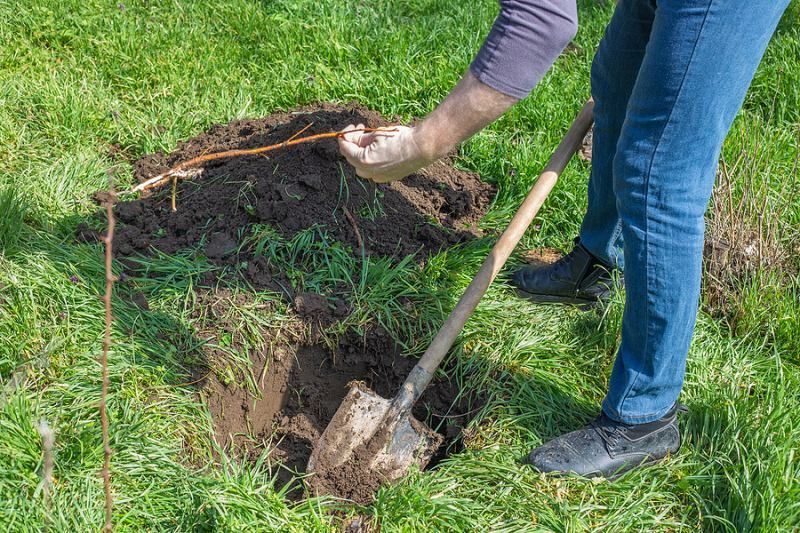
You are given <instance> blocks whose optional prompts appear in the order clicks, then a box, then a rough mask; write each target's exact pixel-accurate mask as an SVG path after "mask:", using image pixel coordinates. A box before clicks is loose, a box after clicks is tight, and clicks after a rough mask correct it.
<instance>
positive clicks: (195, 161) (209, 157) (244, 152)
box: [129, 126, 396, 193]
mask: <svg viewBox="0 0 800 533" xmlns="http://www.w3.org/2000/svg"><path fill="white" fill-rule="evenodd" d="M307 127H308V126H306V128H307ZM303 131H305V129H303V130H300V132H298V133H296V134H295V135H294V136H292V137H291V138H289V139H288V140H286V141H283V142H279V143H276V144H271V145H269V146H261V147H259V148H244V149H238V150H226V151H224V152H214V153H211V154H204V155H199V156H197V157H193V158H192V159H189V160H187V161H184V162H183V163H178V164H177V165H175V166H174V167H172V168H170V169H169V170H167V171H166V172H162V173H161V174H159V175H158V176H154V177H152V178H150V179H148V180H146V181H143V182H142V183H140V184H139V185H137V186H136V187H134V188H133V189H131V190H130V191H129V192H131V193H134V192H141V191H146V190H148V189H153V188H155V187H159V186H161V185H163V184H164V183H165V182H167V181H168V180H169V179H170V178H171V177H174V178H175V179H176V180H177V179H179V178H185V177H189V176H193V175H195V173H194V172H186V171H187V169H189V168H190V167H194V166H197V165H199V164H201V163H207V162H208V161H215V160H217V159H227V158H229V157H242V156H248V155H258V154H263V153H265V152H270V151H272V150H277V149H279V148H286V147H287V146H294V145H296V144H302V143H308V142H314V141H319V140H321V139H334V138H338V137H342V136H344V135H345V134H347V133H353V132H357V131H362V132H365V133H370V132H375V131H382V132H386V133H391V132H393V131H396V130H394V129H387V128H360V129H354V130H348V131H329V132H327V133H318V134H316V135H309V136H308V137H300V138H299V139H297V138H296V137H297V135H298V134H299V133H302V132H303Z"/></svg>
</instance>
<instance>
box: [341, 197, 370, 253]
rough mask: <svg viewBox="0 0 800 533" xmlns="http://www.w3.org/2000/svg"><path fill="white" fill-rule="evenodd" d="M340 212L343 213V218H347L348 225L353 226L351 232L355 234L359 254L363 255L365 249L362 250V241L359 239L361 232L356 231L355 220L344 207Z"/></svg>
mask: <svg viewBox="0 0 800 533" xmlns="http://www.w3.org/2000/svg"><path fill="white" fill-rule="evenodd" d="M342 211H343V212H344V216H345V217H347V220H348V222H350V225H351V226H353V231H354V232H355V234H356V242H357V243H358V247H359V248H360V249H361V253H362V254H363V253H365V252H366V249H365V248H364V240H363V239H362V238H361V232H360V231H358V224H356V219H355V218H353V215H351V214H350V210H349V209H347V207H346V206H344V207H342Z"/></svg>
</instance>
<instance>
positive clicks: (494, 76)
mask: <svg viewBox="0 0 800 533" xmlns="http://www.w3.org/2000/svg"><path fill="white" fill-rule="evenodd" d="M577 30H578V12H577V7H576V5H575V0H500V14H499V15H498V16H497V19H496V20H495V22H494V25H493V26H492V30H491V31H490V32H489V35H488V37H486V41H485V42H484V43H483V46H482V47H481V49H480V51H479V52H478V55H477V56H476V57H475V59H474V60H473V61H472V64H471V65H470V70H471V71H472V73H473V74H474V75H475V76H476V77H477V78H478V79H479V80H480V81H481V82H482V83H484V84H486V85H488V86H489V87H491V88H493V89H495V90H497V91H500V92H501V93H504V94H507V95H509V96H513V97H515V98H524V97H526V96H527V95H528V93H530V92H531V90H532V89H533V88H534V87H535V86H536V84H537V83H539V80H541V79H542V77H543V76H544V75H545V73H546V72H547V70H548V69H549V68H550V67H551V66H552V65H553V63H554V62H555V61H556V59H558V56H559V55H560V54H561V52H562V51H563V50H564V48H565V47H566V46H567V44H569V42H570V41H571V40H572V38H573V37H575V33H576V32H577Z"/></svg>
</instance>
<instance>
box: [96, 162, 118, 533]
mask: <svg viewBox="0 0 800 533" xmlns="http://www.w3.org/2000/svg"><path fill="white" fill-rule="evenodd" d="M114 197H115V196H114V185H113V183H112V178H111V174H109V176H108V198H107V199H106V216H107V217H108V231H107V233H106V236H105V238H104V239H103V242H105V245H106V257H105V259H106V292H105V295H104V296H103V302H104V303H105V307H106V330H105V337H104V338H103V355H102V356H101V358H100V366H101V367H102V372H103V388H102V391H101V393H100V424H101V425H102V428H103V488H104V491H105V503H106V523H105V527H104V530H105V531H107V532H110V531H111V509H112V507H113V500H112V498H111V446H110V444H109V438H108V412H107V410H106V401H107V398H108V350H109V349H110V348H111V319H112V317H111V294H112V292H113V290H114V281H116V278H115V277H114V272H113V270H112V268H111V267H112V259H113V255H112V253H113V243H114V226H115V223H116V221H115V220H114Z"/></svg>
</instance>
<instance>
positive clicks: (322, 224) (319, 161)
mask: <svg viewBox="0 0 800 533" xmlns="http://www.w3.org/2000/svg"><path fill="white" fill-rule="evenodd" d="M351 123H355V124H358V123H363V124H366V125H368V126H369V127H377V126H386V125H390V124H392V123H396V122H394V121H389V120H387V119H385V118H384V117H382V116H381V115H379V114H378V113H375V112H373V111H370V110H367V109H364V108H362V107H359V106H357V105H347V106H334V105H321V106H314V107H303V108H299V109H296V110H293V111H290V112H286V113H277V114H275V115H271V116H269V117H266V118H260V119H246V120H236V121H233V122H230V123H228V124H225V125H219V126H214V127H212V128H211V129H209V130H208V131H207V132H205V133H202V134H200V135H198V136H197V137H194V138H192V139H190V140H188V141H185V142H182V143H179V145H178V147H177V148H176V149H175V150H174V151H173V152H172V153H170V154H164V153H155V154H151V155H145V156H144V157H142V158H140V159H139V160H137V161H136V162H134V164H133V169H134V172H133V173H134V177H135V178H136V179H137V180H138V181H144V180H146V179H148V178H150V177H153V176H155V175H157V174H159V173H161V172H163V171H165V170H167V169H169V168H170V167H172V166H174V165H175V164H177V163H180V162H182V161H185V160H188V159H191V158H192V157H195V156H198V155H200V154H206V153H211V152H217V151H224V150H230V149H234V148H255V147H259V146H265V145H269V144H273V143H278V142H281V141H284V140H287V139H289V138H291V137H292V136H293V135H295V134H296V133H298V132H299V131H301V130H304V128H307V129H305V131H303V135H312V134H315V133H322V132H327V131H338V130H341V129H343V128H344V127H345V126H347V125H348V124H351ZM202 168H203V170H202V174H201V175H200V176H198V177H196V178H193V179H186V180H182V181H180V182H179V183H178V186H177V192H176V195H175V196H176V204H177V205H176V207H177V210H176V211H173V210H172V191H171V187H170V186H166V187H163V188H161V189H158V190H155V191H153V192H150V193H147V194H146V195H144V196H143V197H141V198H138V199H135V200H131V201H122V202H119V203H118V204H117V206H116V208H115V214H116V217H117V219H118V221H119V223H120V225H119V228H118V230H117V233H116V237H115V242H114V245H115V253H116V256H117V257H118V258H127V257H133V256H136V255H148V254H152V253H153V252H154V250H158V251H160V252H163V253H167V254H171V253H175V252H177V251H179V250H182V249H187V248H195V249H197V250H198V251H199V253H201V254H202V255H204V256H205V257H206V258H207V259H208V260H209V261H210V262H211V263H212V264H215V265H218V266H230V265H234V266H235V265H246V267H244V268H243V270H242V272H241V273H242V275H243V277H244V278H245V279H247V281H249V282H250V283H251V284H252V285H253V286H254V287H256V288H274V286H273V283H272V282H273V276H278V277H280V275H281V273H280V272H273V271H272V270H271V268H270V266H269V265H268V260H267V258H265V257H263V256H262V255H258V253H256V250H255V248H256V247H255V246H254V245H253V243H252V242H249V241H247V237H248V236H249V235H250V231H249V230H250V229H251V228H252V227H253V226H254V225H262V226H263V225H268V226H269V227H271V228H273V229H274V230H275V231H277V232H278V233H279V234H280V235H281V236H282V237H286V238H291V237H293V236H295V235H296V234H297V233H298V232H301V231H304V230H307V229H309V228H312V227H318V228H320V229H321V230H322V231H324V232H326V233H327V235H329V236H330V237H331V238H332V239H333V240H335V241H339V242H341V243H342V244H344V245H345V246H346V247H348V248H349V249H350V250H351V252H352V253H353V254H355V255H358V256H360V255H361V254H362V253H365V254H367V255H381V256H390V257H393V258H402V257H405V256H406V255H409V254H415V253H416V254H418V255H420V256H421V257H422V256H426V255H429V254H432V253H435V252H438V251H439V250H441V249H443V248H446V247H449V246H452V245H454V244H457V243H462V242H464V241H468V240H470V239H473V238H475V237H476V236H478V235H479V230H478V228H477V227H476V223H477V222H478V220H479V219H480V218H481V217H482V216H483V215H484V214H485V212H486V210H487V208H488V206H489V204H490V202H491V198H492V196H493V192H494V190H493V187H492V186H491V185H489V184H487V183H484V182H482V181H481V180H480V179H479V177H478V176H477V175H476V174H474V173H470V172H466V171H462V170H459V169H456V168H455V167H454V166H453V164H452V161H451V160H449V159H445V160H442V161H439V162H437V163H435V164H433V165H431V166H430V167H428V168H426V169H423V170H421V171H419V172H418V173H416V174H414V175H412V176H409V177H408V178H406V179H404V180H403V181H397V182H393V183H390V184H375V183H374V182H371V181H369V180H364V179H361V178H359V177H358V176H356V175H355V172H354V170H353V168H352V166H350V165H349V164H348V163H347V161H346V160H345V159H344V158H343V157H342V156H341V155H340V154H339V150H338V145H337V141H336V140H335V139H325V140H321V141H317V142H314V143H309V144H300V145H296V146H291V147H287V148H283V149H279V150H277V151H273V152H269V153H267V154H264V155H258V156H248V157H236V158H230V159H223V160H217V161H212V162H209V163H206V164H205V165H204V166H203V167H202ZM92 233H93V232H92V231H91V230H90V229H89V228H88V226H86V225H83V226H81V227H80V228H79V236H80V237H84V238H89V239H90V238H92V236H93V235H92ZM362 247H363V250H362ZM209 281H210V280H209Z"/></svg>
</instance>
